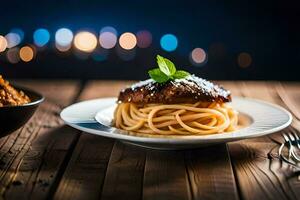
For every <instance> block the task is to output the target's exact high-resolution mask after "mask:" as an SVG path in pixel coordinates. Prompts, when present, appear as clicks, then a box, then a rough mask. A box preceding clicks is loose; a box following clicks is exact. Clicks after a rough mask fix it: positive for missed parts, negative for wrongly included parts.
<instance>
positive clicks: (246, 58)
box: [237, 53, 252, 68]
mask: <svg viewBox="0 0 300 200" xmlns="http://www.w3.org/2000/svg"><path fill="white" fill-rule="evenodd" d="M237 62H238V65H239V66H240V67H242V68H246V67H249V66H250V65H251V63H252V58H251V55H250V54H249V53H240V54H239V56H238V59H237Z"/></svg>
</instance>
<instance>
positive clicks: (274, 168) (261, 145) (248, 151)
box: [229, 82, 299, 199]
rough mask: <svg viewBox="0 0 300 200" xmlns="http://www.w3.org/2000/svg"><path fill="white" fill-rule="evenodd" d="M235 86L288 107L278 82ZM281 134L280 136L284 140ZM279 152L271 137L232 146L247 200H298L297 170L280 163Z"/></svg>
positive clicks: (246, 83)
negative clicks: (279, 95)
mask: <svg viewBox="0 0 300 200" xmlns="http://www.w3.org/2000/svg"><path fill="white" fill-rule="evenodd" d="M235 87H238V88H240V90H241V93H242V94H243V95H244V96H247V97H252V98H258V99H262V100H266V101H269V102H273V103H276V104H279V105H284V104H283V102H282V101H281V100H280V98H278V94H277V92H276V90H275V88H274V83H266V82H244V83H241V85H237V86H235ZM279 134H280V133H278V134H277V137H281V136H280V135H279ZM275 136H276V134H275ZM272 138H274V135H272ZM277 150H278V144H277V143H274V142H273V140H270V139H269V138H268V137H262V138H258V139H249V140H243V141H240V142H234V143H230V144H229V152H230V156H231V159H232V163H233V168H234V171H235V174H236V179H237V183H238V185H239V191H240V194H241V197H242V198H243V199H297V196H298V195H299V184H295V182H296V181H295V176H294V175H293V174H294V173H293V171H292V170H291V169H290V168H289V167H288V166H286V165H282V164H281V162H280V161H279V159H278V155H277ZM293 176H294V177H293ZM296 179H297V178H296ZM297 185H298V186H297Z"/></svg>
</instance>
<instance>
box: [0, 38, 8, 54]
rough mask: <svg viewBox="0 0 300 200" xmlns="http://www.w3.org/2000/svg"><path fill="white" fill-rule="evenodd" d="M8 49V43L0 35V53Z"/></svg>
mask: <svg viewBox="0 0 300 200" xmlns="http://www.w3.org/2000/svg"><path fill="white" fill-rule="evenodd" d="M6 48H7V41H6V39H5V37H3V36H2V35H0V52H3V51H5V49H6Z"/></svg>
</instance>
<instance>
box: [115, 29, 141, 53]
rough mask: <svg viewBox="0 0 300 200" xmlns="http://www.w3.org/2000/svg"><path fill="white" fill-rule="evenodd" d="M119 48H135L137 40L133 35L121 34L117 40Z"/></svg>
mask: <svg viewBox="0 0 300 200" xmlns="http://www.w3.org/2000/svg"><path fill="white" fill-rule="evenodd" d="M119 43H120V46H121V47H122V48H123V49H126V50H130V49H133V48H134V47H135V46H136V43H137V40H136V37H135V35H134V34H133V33H129V32H127V33H123V34H122V35H121V37H120V39H119Z"/></svg>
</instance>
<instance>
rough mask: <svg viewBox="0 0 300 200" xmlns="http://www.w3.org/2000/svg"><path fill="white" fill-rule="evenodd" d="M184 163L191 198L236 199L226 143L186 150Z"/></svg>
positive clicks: (235, 189)
mask: <svg viewBox="0 0 300 200" xmlns="http://www.w3.org/2000/svg"><path fill="white" fill-rule="evenodd" d="M186 165H187V171H188V175H189V180H190V184H191V191H192V196H193V199H238V191H237V188H236V183H235V179H234V174H233V171H232V166H231V161H230V158H229V154H228V151H227V147H226V144H220V145H215V146H211V147H206V148H203V149H199V150H196V151H189V152H187V155H186Z"/></svg>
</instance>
